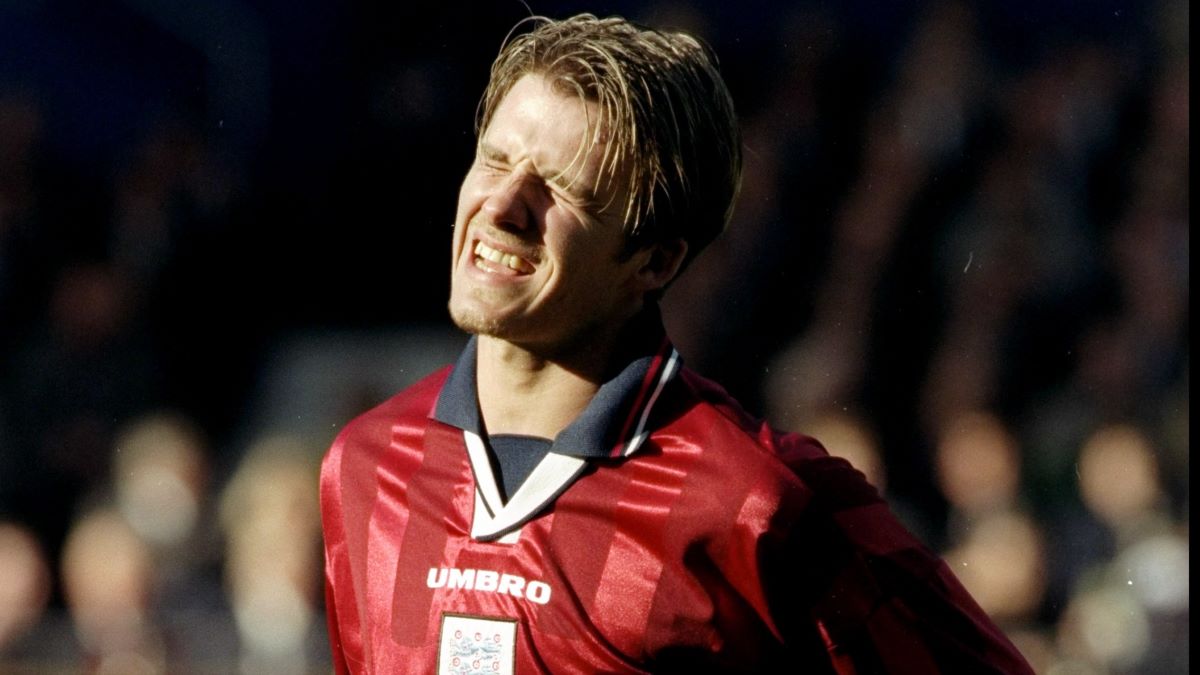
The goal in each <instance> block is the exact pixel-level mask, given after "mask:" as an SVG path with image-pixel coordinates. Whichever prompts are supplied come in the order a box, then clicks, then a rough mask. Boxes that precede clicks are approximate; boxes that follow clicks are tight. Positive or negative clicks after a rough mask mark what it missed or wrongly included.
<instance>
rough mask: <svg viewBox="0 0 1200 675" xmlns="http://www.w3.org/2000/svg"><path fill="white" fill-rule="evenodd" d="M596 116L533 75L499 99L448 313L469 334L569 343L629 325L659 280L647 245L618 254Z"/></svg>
mask: <svg viewBox="0 0 1200 675" xmlns="http://www.w3.org/2000/svg"><path fill="white" fill-rule="evenodd" d="M596 115H597V113H596V108H595V105H594V104H592V103H590V102H588V101H584V100H582V99H580V98H577V97H574V96H569V95H563V94H561V93H558V92H556V91H554V90H553V89H552V88H551V86H550V85H549V84H548V83H547V81H546V80H545V79H543V78H542V77H541V76H539V75H532V74H531V75H525V76H523V77H522V78H521V79H519V80H518V81H517V82H516V83H515V84H514V85H513V86H512V88H511V89H510V90H509V92H508V94H507V95H506V96H505V97H504V99H503V100H502V101H501V102H500V104H499V105H498V106H497V108H496V111H495V114H494V115H493V117H492V119H491V122H490V124H489V125H488V127H487V128H486V129H485V130H484V131H483V135H482V137H481V139H480V142H479V144H478V147H479V150H478V152H477V153H476V157H475V161H474V163H473V164H472V165H471V168H470V170H469V171H468V172H467V175H466V178H465V179H464V180H463V184H462V188H461V190H460V192H459V199H458V213H457V216H456V219H455V233H454V245H453V262H452V272H451V284H450V288H451V290H450V314H451V316H452V318H453V319H454V321H455V323H456V324H458V325H459V327H461V328H462V329H464V330H466V331H468V332H471V333H477V334H481V335H488V336H492V337H497V338H501V339H503V340H506V341H508V342H511V343H513V344H517V345H521V346H524V347H527V348H537V349H545V348H550V349H553V348H557V347H562V346H565V345H571V344H575V343H577V342H579V341H580V340H584V341H586V339H587V336H588V335H589V334H590V333H592V332H596V331H601V330H603V329H605V328H608V327H611V326H614V325H620V324H623V323H624V322H625V321H627V320H628V319H629V318H630V317H631V316H633V315H634V314H635V313H636V312H637V311H638V309H640V307H641V303H642V298H643V296H644V294H645V292H646V290H648V286H647V284H651V285H653V284H655V283H658V282H657V280H656V279H650V278H649V277H650V276H651V275H647V274H645V273H644V268H645V267H646V265H647V261H648V260H649V253H648V252H638V253H635V254H634V255H633V256H631V257H627V258H625V259H622V257H621V255H620V254H621V249H622V245H623V242H624V235H623V232H622V227H621V225H622V223H621V221H620V215H619V212H620V211H621V209H620V208H618V207H617V206H615V205H617V204H621V203H622V200H621V199H620V197H621V196H622V194H621V193H620V191H621V190H622V189H623V188H620V187H616V188H607V187H602V186H608V185H609V184H610V183H618V184H619V183H620V182H621V181H619V180H617V181H601V180H600V161H601V156H602V155H603V150H604V148H603V146H602V145H601V143H603V135H601V136H600V142H599V143H593V142H592V139H593V137H594V133H593V131H594V130H593V129H592V128H591V126H590V124H589V122H590V121H593V120H595V119H596ZM598 191H599V193H597V192H598ZM608 204H612V205H613V206H610V207H608V208H604V207H605V205H608Z"/></svg>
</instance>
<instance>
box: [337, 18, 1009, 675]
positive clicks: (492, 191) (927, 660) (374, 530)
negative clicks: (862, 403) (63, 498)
mask: <svg viewBox="0 0 1200 675" xmlns="http://www.w3.org/2000/svg"><path fill="white" fill-rule="evenodd" d="M531 23H532V24H533V25H534V28H533V30H532V32H529V33H527V34H524V35H522V36H520V37H517V38H515V39H512V40H511V41H510V42H508V44H506V46H505V47H504V48H503V50H502V51H501V53H500V55H499V57H498V59H497V61H496V63H495V64H494V65H493V68H492V76H491V82H490V84H489V86H488V89H487V91H486V93H485V95H484V99H483V104H482V106H481V110H480V118H479V125H478V151H477V154H476V158H475V162H474V164H473V165H472V167H471V168H470V170H469V171H468V173H467V176H466V179H465V180H464V181H463V185H462V190H461V193H460V196H459V204H458V214H457V218H456V220H455V233H454V244H453V247H452V249H453V251H452V253H453V255H452V268H451V270H452V271H451V274H452V277H451V292H450V313H451V315H452V316H453V318H454V321H455V322H456V323H457V324H458V325H459V326H460V327H461V328H463V329H464V330H466V331H468V332H469V333H472V334H473V335H474V337H473V338H472V339H471V341H470V342H469V344H468V346H467V347H466V349H465V351H464V352H463V354H462V356H461V357H460V359H459V361H458V363H457V364H455V365H454V366H453V367H451V368H446V369H444V370H442V371H440V372H438V373H435V374H433V375H431V376H429V377H427V378H426V379H425V380H423V381H421V382H420V383H418V384H416V385H415V386H413V387H412V388H410V389H408V390H407V391H405V392H403V393H401V394H399V395H398V396H396V397H394V398H392V399H391V400H389V401H387V402H385V403H384V404H383V405H381V406H379V407H378V408H376V409H374V410H372V411H370V412H368V413H366V414H365V415H363V416H361V417H359V418H358V419H356V420H355V421H354V422H353V423H351V424H350V425H349V426H347V428H346V429H345V430H344V431H343V432H342V433H341V435H340V436H339V437H338V439H337V440H336V441H335V443H334V445H333V447H332V449H331V450H330V452H329V454H328V456H327V458H326V460H325V463H324V466H323V470H322V479H321V499H322V511H323V519H324V528H325V536H326V578H327V600H328V616H329V629H330V633H331V641H332V645H333V651H334V658H335V663H336V667H337V670H338V671H339V672H355V673H359V672H371V673H402V672H411V673H430V672H436V673H484V672H486V673H598V672H605V673H625V672H629V673H636V672H689V673H700V672H739V671H740V672H766V671H767V670H769V669H774V670H779V669H784V670H786V671H788V672H806V673H807V672H815V673H821V672H841V673H867V672H912V673H938V672H971V673H979V672H1028V667H1027V666H1026V665H1025V663H1024V661H1023V660H1022V659H1021V657H1020V655H1019V654H1018V653H1017V652H1016V650H1015V649H1014V648H1013V647H1012V645H1011V644H1010V643H1009V642H1008V641H1007V640H1006V639H1005V638H1004V637H1003V635H1002V634H1001V633H1000V632H999V631H998V630H997V629H996V628H995V627H994V626H993V625H992V624H991V623H990V622H989V621H988V619H987V617H986V616H984V614H983V612H982V611H980V609H979V608H978V607H977V606H976V605H975V604H974V602H972V601H971V599H970V598H969V597H968V596H967V594H966V593H965V592H964V591H963V589H962V588H961V587H960V586H959V584H958V583H957V582H956V581H955V580H954V578H953V577H952V576H951V574H950V573H949V571H948V570H947V568H946V567H945V565H944V564H942V563H941V562H940V561H939V560H938V559H937V558H936V557H934V556H932V555H931V554H930V553H929V552H928V551H927V550H926V549H925V548H923V547H922V546H921V545H920V544H919V543H918V542H916V541H915V540H914V539H913V538H912V537H911V536H910V535H909V534H908V533H907V532H906V531H905V530H904V529H903V528H902V527H901V526H900V525H899V524H897V523H896V521H895V520H894V519H893V518H892V517H891V515H890V514H889V513H888V511H887V508H886V506H884V504H883V503H882V502H881V501H880V499H879V497H878V495H877V494H876V492H875V491H874V490H873V489H872V488H871V487H870V486H869V485H868V484H867V483H866V482H865V481H864V480H863V478H862V476H861V474H859V473H858V472H856V471H854V470H853V469H852V468H851V467H850V466H849V465H848V464H846V463H845V462H844V461H842V460H838V459H833V458H831V457H829V456H828V454H827V453H826V452H825V451H824V450H823V449H822V448H821V447H820V446H819V445H817V444H816V442H815V441H813V440H812V439H809V438H806V437H802V436H797V435H784V434H780V433H777V432H775V431H773V430H772V429H770V428H769V427H767V426H765V425H763V424H761V423H758V422H756V421H754V420H752V419H751V418H750V417H749V416H748V415H747V414H746V413H745V412H743V411H742V410H741V409H740V408H739V407H738V405H737V404H736V403H735V402H734V401H732V400H731V399H729V398H728V396H727V395H726V394H725V393H724V392H723V391H722V390H721V389H720V388H719V387H717V386H716V385H714V384H712V383H710V382H707V381H705V380H704V379H702V378H700V377H699V376H697V375H696V374H694V373H692V372H690V371H688V370H687V369H685V368H683V367H682V366H681V365H680V359H679V355H678V354H677V353H676V352H675V351H674V349H673V348H672V347H671V344H670V342H669V341H668V340H667V339H666V337H665V336H664V334H663V331H662V328H661V323H660V321H659V317H658V314H657V309H656V298H657V297H658V296H659V295H660V294H661V293H662V292H663V290H664V289H665V288H666V286H667V285H668V284H669V283H670V282H671V280H672V279H673V278H674V277H675V276H676V275H677V274H678V273H679V271H680V270H681V269H683V268H684V267H685V266H686V264H687V262H688V261H689V260H690V259H691V258H692V257H694V256H695V255H696V253H698V252H699V251H700V250H701V249H702V248H703V247H704V246H705V245H706V244H707V243H709V242H710V241H711V240H712V239H713V238H714V237H715V236H716V235H717V234H718V233H719V232H720V231H721V230H722V229H723V228H724V226H725V223H726V221H727V220H728V216H729V213H730V209H731V205H732V201H733V197H734V194H735V193H736V191H737V186H738V181H739V177H740V170H741V156H740V147H739V143H740V140H739V135H738V132H737V126H736V121H735V118H734V114H733V107H732V104H731V101H730V97H729V94H728V92H727V90H726V88H725V86H724V84H723V82H722V81H721V78H720V75H719V74H718V72H717V70H716V64H715V59H714V57H713V56H712V54H711V53H710V52H709V51H708V50H707V48H705V47H704V46H702V45H701V44H700V43H699V42H698V41H696V40H695V39H694V38H692V37H689V36H687V35H684V34H680V33H660V32H655V31H651V30H646V29H643V28H640V27H637V26H634V25H632V24H630V23H629V22H627V21H625V20H623V19H619V18H610V19H596V18H595V17H592V16H578V17H575V18H572V19H568V20H565V21H561V22H555V21H549V20H542V19H538V20H535V21H532V22H531Z"/></svg>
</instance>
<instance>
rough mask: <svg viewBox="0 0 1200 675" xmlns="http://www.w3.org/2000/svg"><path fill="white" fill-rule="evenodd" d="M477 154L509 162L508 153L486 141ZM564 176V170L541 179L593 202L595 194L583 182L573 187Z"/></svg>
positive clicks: (575, 183)
mask: <svg viewBox="0 0 1200 675" xmlns="http://www.w3.org/2000/svg"><path fill="white" fill-rule="evenodd" d="M479 154H480V155H482V156H483V157H484V159H488V160H492V161H496V162H501V163H504V164H507V163H508V161H509V160H508V153H506V152H504V151H503V150H501V149H500V148H497V147H496V146H494V145H491V144H489V143H488V142H487V141H480V142H479ZM565 176H566V171H565V170H564V171H554V172H553V173H551V175H550V177H549V178H543V180H545V181H547V182H549V183H553V184H554V185H555V186H557V187H558V188H559V189H561V190H563V191H564V192H567V193H569V194H571V195H574V196H576V197H578V198H579V199H582V200H585V201H587V202H593V201H595V199H596V194H595V191H594V190H592V189H591V188H588V187H587V186H586V185H584V183H583V181H574V185H572V181H568V180H566V178H565Z"/></svg>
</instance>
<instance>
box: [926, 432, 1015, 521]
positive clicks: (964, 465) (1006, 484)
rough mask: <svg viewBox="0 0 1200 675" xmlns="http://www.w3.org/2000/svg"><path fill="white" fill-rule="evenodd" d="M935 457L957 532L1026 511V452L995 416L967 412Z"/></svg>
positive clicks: (946, 434) (943, 438)
mask: <svg viewBox="0 0 1200 675" xmlns="http://www.w3.org/2000/svg"><path fill="white" fill-rule="evenodd" d="M935 455H936V469H937V476H936V477H937V485H938V488H939V489H940V490H941V492H942V494H943V495H944V496H945V497H946V500H947V501H948V502H949V504H950V508H951V513H952V515H951V529H952V530H953V529H955V526H957V528H958V529H959V530H962V531H965V530H968V529H970V527H971V526H972V525H974V523H973V522H972V521H974V520H977V519H978V518H980V517H982V516H986V515H989V514H992V513H996V512H1000V511H1012V510H1015V509H1018V508H1020V507H1021V506H1022V505H1021V503H1020V497H1021V483H1020V481H1021V448H1020V447H1019V446H1018V445H1017V440H1016V439H1015V438H1014V437H1013V435H1012V433H1011V432H1010V431H1009V430H1008V428H1007V427H1005V425H1004V423H1003V422H1001V421H1000V420H999V419H997V418H996V416H995V415H991V414H988V413H983V412H966V413H963V414H962V415H960V416H959V417H957V418H955V419H953V420H951V421H950V422H948V423H947V424H946V426H945V428H944V429H942V433H941V435H940V436H939V438H938V442H937V449H936V450H935ZM956 521H957V522H956ZM952 536H954V535H952Z"/></svg>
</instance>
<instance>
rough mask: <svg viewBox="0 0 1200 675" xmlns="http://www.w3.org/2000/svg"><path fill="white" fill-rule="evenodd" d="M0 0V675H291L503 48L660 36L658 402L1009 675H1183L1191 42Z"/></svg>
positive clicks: (924, 26) (704, 21)
mask: <svg viewBox="0 0 1200 675" xmlns="http://www.w3.org/2000/svg"><path fill="white" fill-rule="evenodd" d="M529 3H530V7H529V8H528V9H527V8H526V6H525V5H524V4H522V3H520V2H517V1H515V0H514V1H511V2H510V1H507V0H506V1H502V2H477V3H461V2H457V3H364V2H353V3H337V2H331V1H328V0H311V1H306V2H282V1H280V0H262V1H259V2H248V1H241V0H213V1H212V2H205V3H173V2H166V1H165V0H124V1H113V0H101V1H98V2H79V1H74V2H72V1H67V0H58V1H55V0H4V2H0V671H3V672H9V671H12V672H77V671H81V670H82V671H87V672H112V673H137V672H163V671H169V672H231V671H238V670H241V671H243V672H301V671H305V670H308V671H311V672H322V671H323V670H325V669H327V667H328V657H327V655H326V645H325V642H324V633H323V622H322V619H321V612H322V607H321V605H322V599H321V593H320V590H321V589H320V576H319V575H320V565H321V560H320V539H319V537H320V533H319V528H318V525H317V520H316V518H317V511H316V501H315V491H314V485H315V483H314V481H315V470H316V466H317V462H318V461H319V458H320V455H321V453H322V452H323V449H324V446H325V445H326V444H327V443H328V441H329V439H331V438H332V436H333V435H334V434H335V433H336V431H337V430H338V429H339V428H340V426H341V425H342V424H344V422H345V421H346V420H347V419H348V418H349V417H351V416H352V415H353V414H355V413H356V412H357V411H360V410H362V409H364V408H365V407H367V406H369V405H371V404H372V403H373V402H376V401H379V400H381V399H382V398H384V397H386V396H387V395H388V394H390V393H391V392H393V391H395V390H396V389H398V388H399V387H401V386H403V385H404V384H405V383H406V382H409V381H411V380H412V379H413V378H415V377H418V376H420V375H422V374H424V373H425V372H428V371H430V370H432V369H433V368H434V367H436V366H437V365H439V364H440V363H443V362H445V361H446V360H447V359H449V358H452V357H453V355H454V354H455V353H456V350H457V349H458V348H459V346H460V345H461V343H462V339H461V337H460V336H458V335H457V334H456V333H455V332H454V331H453V330H451V329H450V327H449V324H448V321H447V318H446V316H445V310H444V302H445V300H444V299H445V297H446V294H447V281H448V278H447V276H448V275H447V274H446V269H445V267H446V262H447V260H448V244H449V233H450V229H449V224H450V222H451V220H452V217H453V211H454V202H455V196H456V192H457V187H458V184H459V181H460V180H461V176H462V174H463V172H464V170H465V169H466V167H467V165H468V163H469V161H470V158H471V154H472V150H473V134H472V124H473V116H474V112H475V106H476V102H477V99H478V95H479V93H480V92H481V91H482V89H483V85H484V83H485V81H486V77H487V66H488V64H489V63H490V61H491V58H492V57H493V56H494V54H495V52H496V50H497V48H498V47H499V44H500V41H501V40H502V38H503V37H504V35H505V33H506V32H507V29H508V28H509V27H510V26H511V25H512V24H513V23H515V22H516V21H517V20H518V19H520V18H521V17H522V16H525V15H527V14H528V13H529V11H530V9H532V11H533V12H535V13H540V14H547V15H551V16H563V15H566V14H569V13H575V12H577V11H585V10H586V11H592V12H595V13H598V14H608V13H621V14H624V15H626V16H629V17H631V18H635V19H640V20H644V21H646V22H649V23H652V24H655V25H666V26H680V27H685V28H690V29H692V30H693V31H695V32H697V33H698V34H700V35H702V36H703V37H705V38H706V39H707V40H708V41H709V42H710V43H711V44H712V45H713V46H714V47H715V49H716V51H717V53H718V55H719V56H720V58H721V61H722V66H723V69H724V71H725V72H726V74H727V80H728V82H729V85H730V87H731V89H732V91H733V94H734V98H735V101H736V103H737V105H738V108H739V112H740V114H741V117H742V121H743V126H744V132H745V148H746V176H745V183H744V186H743V191H742V197H741V201H740V202H739V207H738V210H737V212H736V214H735V218H734V223H733V225H732V228H731V230H730V231H729V232H728V233H727V234H726V236H725V237H724V238H723V239H721V240H720V241H719V242H718V243H717V244H715V245H714V247H713V248H712V249H711V250H710V251H708V252H707V253H706V254H705V255H704V256H702V258H701V259H700V260H699V261H698V262H697V264H696V266H695V267H694V268H693V269H692V270H691V271H690V272H689V275H688V276H687V277H685V278H684V279H682V280H681V281H680V282H679V283H678V284H677V285H676V286H675V287H674V288H673V289H672V291H671V292H670V293H669V294H668V297H667V300H666V302H665V312H666V316H667V321H668V324H669V326H670V328H671V330H672V333H673V335H674V336H675V339H676V342H677V344H678V346H679V347H680V348H681V351H682V352H683V353H684V355H685V358H686V359H687V360H688V362H689V364H690V365H692V366H693V367H694V368H697V369H698V370H700V371H701V372H703V373H705V374H707V375H709V376H711V377H714V378H715V379H717V380H719V381H721V382H723V383H724V384H725V385H727V386H728V388H729V389H730V390H731V391H732V392H733V393H734V394H735V395H736V396H738V397H739V398H740V399H741V400H742V401H743V402H744V403H745V404H747V406H748V407H749V408H750V409H751V410H753V411H754V412H756V413H759V414H763V415H767V416H768V417H770V418H771V419H772V420H773V421H774V422H776V423H777V424H778V425H779V426H783V427H786V428H791V429H796V430H804V431H808V432H810V433H812V434H813V435H816V436H817V437H819V438H821V439H823V440H824V441H825V442H826V444H827V445H828V446H829V447H830V450H831V451H832V452H834V453H835V454H844V455H847V456H849V457H851V459H852V461H853V462H854V463H855V464H856V466H859V467H860V468H862V469H863V470H864V471H865V472H866V473H867V474H868V475H869V476H870V477H871V478H872V480H873V481H874V482H875V483H876V484H877V485H878V486H879V487H880V488H881V489H883V490H884V491H885V494H886V495H887V497H888V498H889V500H890V501H891V503H892V505H893V507H894V508H895V510H896V511H897V513H898V514H900V515H901V517H902V518H903V519H904V520H905V521H906V522H907V523H908V524H909V525H910V526H911V527H912V528H913V529H914V530H915V531H916V532H918V533H919V534H920V535H921V536H922V537H924V538H925V540H926V541H927V542H929V543H930V545H931V546H932V547H934V548H935V549H937V550H938V551H940V552H942V553H943V554H944V555H946V557H947V560H948V561H949V562H950V563H951V565H953V566H954V569H955V570H956V572H957V573H958V574H959V575H960V577H961V578H962V579H963V580H964V582H965V583H967V585H968V587H969V588H970V589H971V590H972V592H973V593H974V594H975V595H976V597H977V598H978V599H979V600H980V601H981V603H982V604H983V605H984V606H985V608H987V609H988V610H989V612H991V613H992V615H993V616H994V617H995V618H996V619H997V620H998V621H999V622H1000V623H1001V625H1003V626H1004V627H1005V629H1006V630H1007V631H1008V632H1009V633H1010V635H1012V636H1013V637H1014V639H1015V640H1017V641H1018V643H1019V645H1020V646H1021V648H1022V649H1023V650H1024V651H1025V653H1026V654H1027V656H1028V657H1029V658H1030V660H1031V661H1032V662H1034V664H1035V666H1036V667H1037V669H1038V670H1039V672H1047V673H1177V672H1178V673H1182V672H1186V671H1187V664H1188V642H1187V629H1188V618H1189V609H1188V560H1189V557H1190V556H1189V523H1188V515H1189V504H1190V500H1189V493H1190V491H1189V480H1188V455H1189V440H1188V439H1189V417H1188V412H1187V410H1188V396H1189V373H1190V366H1189V364H1190V348H1189V336H1190V329H1189V314H1188V295H1189V265H1190V262H1189V260H1190V257H1189V204H1188V185H1187V179H1188V172H1189V152H1190V141H1189V138H1190V137H1189V125H1188V110H1189V95H1190V90H1189V67H1190V59H1189V37H1188V24H1189V5H1188V2H1186V0H1159V1H1157V2H1120V1H1118V0H1096V1H1094V2H1087V3H1078V2H1071V1H1069V0H1045V1H1041V2H1031V1H1028V0H1019V1H1016V2H1002V1H999V0H994V1H993V0H988V1H983V0H980V1H977V2H902V3H875V2H866V1H865V0H852V1H849V2H832V1H819V0H812V1H807V2H793V3H782V2H768V1H767V0H746V1H744V2H739V3H722V2H691V3H685V2H632V1H624V2H594V3H588V4H586V5H585V4H584V3H578V2H566V1H553V2H552V1H539V0H529Z"/></svg>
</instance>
